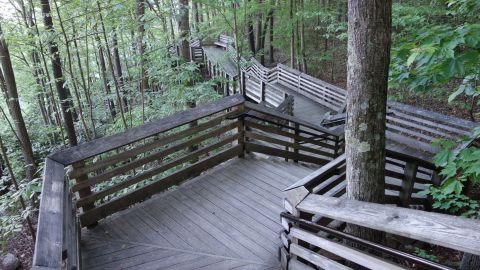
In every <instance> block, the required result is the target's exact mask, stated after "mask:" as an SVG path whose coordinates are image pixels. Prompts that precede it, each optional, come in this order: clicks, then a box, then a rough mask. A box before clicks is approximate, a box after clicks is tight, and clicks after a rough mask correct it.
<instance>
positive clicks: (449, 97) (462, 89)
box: [448, 84, 465, 103]
mask: <svg viewBox="0 0 480 270" xmlns="http://www.w3.org/2000/svg"><path fill="white" fill-rule="evenodd" d="M464 91H465V85H464V84H462V85H460V86H459V87H458V89H457V91H455V92H453V93H452V94H450V96H448V103H450V102H452V101H453V100H454V99H455V98H456V97H457V96H458V95H460V94H462V93H463V92H464Z"/></svg>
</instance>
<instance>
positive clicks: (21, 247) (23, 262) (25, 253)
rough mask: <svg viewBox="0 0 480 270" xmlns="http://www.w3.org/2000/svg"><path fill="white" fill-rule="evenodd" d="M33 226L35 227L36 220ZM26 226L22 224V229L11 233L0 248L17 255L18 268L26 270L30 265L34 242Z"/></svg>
mask: <svg viewBox="0 0 480 270" xmlns="http://www.w3.org/2000/svg"><path fill="white" fill-rule="evenodd" d="M34 227H36V220H35V223H34ZM27 228H28V227H27V226H23V229H22V231H20V232H16V233H13V234H12V235H11V236H9V237H8V238H7V239H6V240H5V246H4V247H3V250H1V251H2V252H4V253H11V254H13V255H15V256H17V258H18V259H19V260H20V268H19V269H20V270H26V269H30V268H31V267H32V261H33V251H34V247H35V244H34V241H33V240H32V236H31V235H30V233H29V232H28V229H27ZM0 240H1V239H0Z"/></svg>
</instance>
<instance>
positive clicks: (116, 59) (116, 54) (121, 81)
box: [102, 20, 129, 112]
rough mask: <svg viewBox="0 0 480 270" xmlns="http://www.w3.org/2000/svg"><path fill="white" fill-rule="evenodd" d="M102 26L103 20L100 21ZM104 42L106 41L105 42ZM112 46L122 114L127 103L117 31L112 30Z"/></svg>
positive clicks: (125, 110)
mask: <svg viewBox="0 0 480 270" xmlns="http://www.w3.org/2000/svg"><path fill="white" fill-rule="evenodd" d="M102 24H103V20H102ZM105 42H106V41H105ZM112 46H113V48H112V49H113V64H114V67H115V72H116V75H117V76H116V77H117V80H118V88H119V90H120V92H121V93H122V94H123V97H122V107H123V111H124V112H128V111H129V108H128V101H127V98H126V97H125V91H124V86H125V80H124V78H123V70H122V62H121V60H120V52H119V50H118V38H117V29H113V36H112Z"/></svg>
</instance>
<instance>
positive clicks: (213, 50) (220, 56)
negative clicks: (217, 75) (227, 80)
mask: <svg viewBox="0 0 480 270" xmlns="http://www.w3.org/2000/svg"><path fill="white" fill-rule="evenodd" d="M202 48H203V52H204V53H205V55H206V56H207V58H208V59H210V60H211V61H212V62H215V63H216V64H218V65H219V66H221V67H222V69H223V71H225V73H227V74H228V75H229V76H230V77H236V76H237V75H238V73H237V67H236V65H235V63H234V62H233V61H232V60H231V59H230V57H229V56H228V54H227V51H226V50H223V49H221V48H219V47H216V46H203V47H202Z"/></svg>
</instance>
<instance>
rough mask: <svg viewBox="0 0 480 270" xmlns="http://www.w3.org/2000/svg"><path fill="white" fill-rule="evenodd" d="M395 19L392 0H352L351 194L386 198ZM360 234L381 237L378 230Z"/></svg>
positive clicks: (366, 198) (375, 199)
mask: <svg viewBox="0 0 480 270" xmlns="http://www.w3.org/2000/svg"><path fill="white" fill-rule="evenodd" d="M391 25H392V1H391V0H381V1H380V0H366V1H356V0H349V10H348V79H347V80H348V83H347V89H348V98H347V115H348V117H347V123H346V131H345V143H346V159H347V196H348V197H349V198H352V199H356V200H360V201H367V202H374V203H382V202H383V201H384V196H385V187H384V186H385V119H386V105H387V84H388V66H389V63H390V36H391ZM348 230H349V231H350V232H352V233H354V234H355V235H357V236H359V237H362V238H365V239H369V240H372V241H379V240H382V234H378V233H375V232H374V231H373V230H368V229H361V228H359V227H353V226H350V227H349V228H348Z"/></svg>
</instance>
